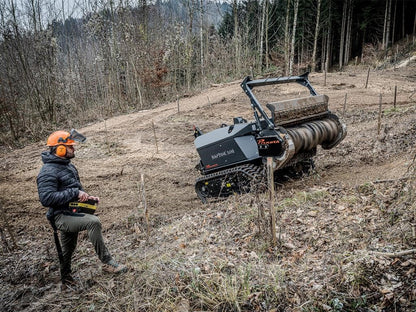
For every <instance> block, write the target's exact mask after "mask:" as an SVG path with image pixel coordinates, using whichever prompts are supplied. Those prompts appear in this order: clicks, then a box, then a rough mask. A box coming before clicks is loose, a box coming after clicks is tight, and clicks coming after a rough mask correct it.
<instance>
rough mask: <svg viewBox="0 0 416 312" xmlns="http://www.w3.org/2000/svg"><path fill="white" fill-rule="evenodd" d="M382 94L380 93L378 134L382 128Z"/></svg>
mask: <svg viewBox="0 0 416 312" xmlns="http://www.w3.org/2000/svg"><path fill="white" fill-rule="evenodd" d="M382 98H383V96H382V94H381V93H380V103H379V107H378V126H377V134H380V129H381V103H382Z"/></svg>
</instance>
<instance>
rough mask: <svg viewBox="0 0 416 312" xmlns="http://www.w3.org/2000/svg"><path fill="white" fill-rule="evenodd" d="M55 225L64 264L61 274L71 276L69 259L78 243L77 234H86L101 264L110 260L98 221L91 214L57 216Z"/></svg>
mask: <svg viewBox="0 0 416 312" xmlns="http://www.w3.org/2000/svg"><path fill="white" fill-rule="evenodd" d="M55 225H56V227H57V229H58V230H59V231H61V245H62V253H63V258H64V259H63V260H64V263H63V264H62V268H61V274H62V275H69V274H71V258H72V255H73V253H74V251H75V248H76V246H77V241H78V233H79V232H81V231H87V232H88V238H89V240H90V241H91V243H92V244H93V245H94V249H95V252H96V253H97V255H98V258H99V259H100V260H101V262H103V263H107V262H108V261H110V260H111V259H112V257H111V255H110V253H109V251H108V249H107V247H106V246H105V243H104V239H103V235H102V232H101V222H100V219H99V218H98V217H97V216H95V215H91V214H85V213H75V214H58V215H57V216H55Z"/></svg>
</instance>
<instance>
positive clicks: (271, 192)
mask: <svg viewBox="0 0 416 312" xmlns="http://www.w3.org/2000/svg"><path fill="white" fill-rule="evenodd" d="M267 184H268V187H269V210H270V228H271V231H270V232H271V235H272V237H271V243H272V247H275V246H276V244H277V238H276V214H275V209H274V172H273V158H272V157H267Z"/></svg>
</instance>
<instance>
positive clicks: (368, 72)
mask: <svg viewBox="0 0 416 312" xmlns="http://www.w3.org/2000/svg"><path fill="white" fill-rule="evenodd" d="M369 76H370V67H369V68H368V71H367V80H366V81H365V88H366V89H367V86H368V77H369Z"/></svg>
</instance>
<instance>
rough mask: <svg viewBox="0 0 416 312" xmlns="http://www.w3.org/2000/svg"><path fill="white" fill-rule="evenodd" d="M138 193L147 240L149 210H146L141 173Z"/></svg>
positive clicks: (142, 175)
mask: <svg viewBox="0 0 416 312" xmlns="http://www.w3.org/2000/svg"><path fill="white" fill-rule="evenodd" d="M139 192H140V197H141V204H142V205H143V216H144V221H145V223H146V235H147V238H149V233H150V225H149V210H148V209H147V202H146V191H145V184H144V174H143V173H142V174H141V179H140V189H139Z"/></svg>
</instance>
